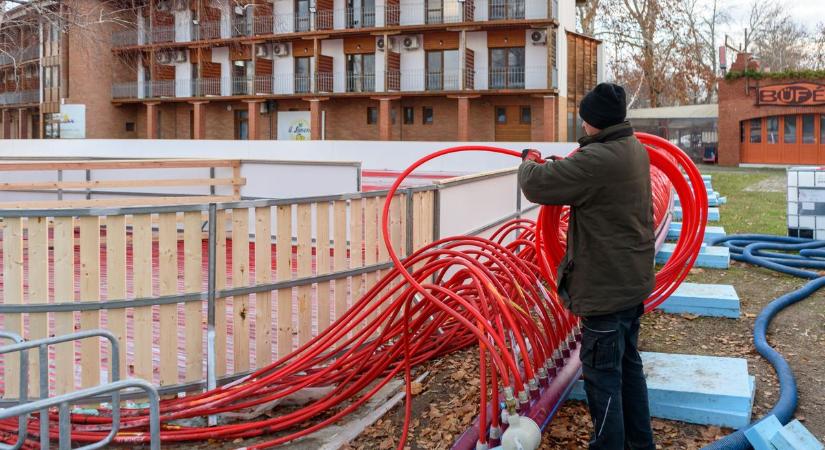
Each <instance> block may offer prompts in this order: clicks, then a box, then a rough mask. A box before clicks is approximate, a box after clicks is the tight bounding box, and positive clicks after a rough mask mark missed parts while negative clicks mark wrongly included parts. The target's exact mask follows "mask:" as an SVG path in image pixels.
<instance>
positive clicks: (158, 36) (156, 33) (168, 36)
mask: <svg viewBox="0 0 825 450" xmlns="http://www.w3.org/2000/svg"><path fill="white" fill-rule="evenodd" d="M147 37H148V38H149V41H150V43H158V42H174V41H175V27H174V26H172V25H169V26H161V27H154V28H152V29H151V30H150V32H149V33H147Z"/></svg>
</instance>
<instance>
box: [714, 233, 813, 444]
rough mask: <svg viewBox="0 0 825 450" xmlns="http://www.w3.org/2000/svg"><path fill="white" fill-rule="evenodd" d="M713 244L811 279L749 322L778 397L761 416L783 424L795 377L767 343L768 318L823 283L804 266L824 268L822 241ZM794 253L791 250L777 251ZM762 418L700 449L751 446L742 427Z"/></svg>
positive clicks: (792, 404) (748, 237)
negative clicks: (776, 383) (771, 370)
mask: <svg viewBox="0 0 825 450" xmlns="http://www.w3.org/2000/svg"><path fill="white" fill-rule="evenodd" d="M713 245H723V246H725V247H728V248H729V249H730V253H731V258H733V259H734V260H736V261H743V262H747V263H750V264H755V265H757V266H762V267H765V268H767V269H771V270H775V271H777V272H782V273H785V274H788V275H793V276H795V277H800V278H807V279H810V280H811V281H810V282H808V283H807V284H806V285H805V286H803V287H802V288H800V289H798V290H796V291H793V292H791V293H788V294H785V295H783V296H781V297H779V298H777V299H776V300H774V301H772V302H770V303H769V304H768V305H767V306H765V308H764V309H763V310H762V312H760V313H759V317H757V318H756V322H755V323H754V325H753V345H754V347H756V350H757V351H758V352H759V354H760V355H762V357H763V358H765V359H767V360H768V362H769V363H771V365H772V366H773V367H774V370H775V371H776V376H777V378H779V400H778V401H777V402H776V404H775V405H774V407H773V409H771V410H770V411H768V414H767V415H766V416H765V417H768V416H770V415H775V416H776V418H777V419H779V421H780V422H781V423H782V424H783V425H784V424H786V423H788V422H790V421H791V419H792V418H793V413H794V411H795V410H796V403H797V392H796V379H795V378H794V375H793V371H792V370H791V366H789V365H788V362H787V361H785V358H783V357H782V355H781V354H779V352H777V351H776V350H774V349H773V347H771V346H770V345H768V341H767V339H766V337H765V335H766V333H767V332H768V326H770V324H771V320H773V318H774V317H775V316H776V315H777V314H778V313H779V311H782V310H783V309H784V308H785V307H787V306H790V305H793V304H794V303H797V302H799V301H802V300H805V299H806V298H808V297H809V296H810V295H811V294H813V293H814V292H816V291H817V290H819V289H820V288H821V287H823V286H825V277H823V276H822V275H820V274H819V273H818V272H812V271H810V270H804V269H817V270H821V269H825V259H818V258H823V257H825V250H822V249H823V248H825V241H815V240H812V239H804V238H793V237H785V236H772V235H765V234H741V235H733V236H727V237H724V238H721V239H717V240H715V241H714V242H713ZM780 252H795V253H780ZM762 420H764V417H763V418H762V419H760V420H758V421H756V422H754V423H752V424H750V425H748V426H747V427H744V428H742V429H740V430H738V431H736V432H735V433H732V434H730V435H728V436H725V437H724V438H722V439H720V440H718V441H716V442H714V443H712V444H710V445H708V446H706V447H704V450H739V449H749V448H751V445H750V443H749V442H748V440H747V439H746V438H745V430H747V429H748V428H750V427H752V426H754V425H756V424H757V423H759V422H761V421H762Z"/></svg>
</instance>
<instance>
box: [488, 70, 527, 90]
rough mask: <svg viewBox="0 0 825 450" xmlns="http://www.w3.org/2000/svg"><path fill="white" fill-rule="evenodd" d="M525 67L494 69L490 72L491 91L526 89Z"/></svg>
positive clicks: (489, 85)
mask: <svg viewBox="0 0 825 450" xmlns="http://www.w3.org/2000/svg"><path fill="white" fill-rule="evenodd" d="M524 79H525V69H524V67H506V68H501V69H497V68H492V69H490V70H489V72H488V82H487V83H488V84H487V86H488V88H489V89H524Z"/></svg>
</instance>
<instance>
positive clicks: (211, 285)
mask: <svg viewBox="0 0 825 450" xmlns="http://www.w3.org/2000/svg"><path fill="white" fill-rule="evenodd" d="M217 217H218V208H217V205H215V204H214V203H210V204H209V241H208V242H209V251H208V257H209V260H208V264H207V275H206V277H207V284H206V286H207V299H206V302H207V303H206V389H207V390H209V391H211V390H212V389H215V388H216V387H217V381H216V375H215V374H216V371H215V370H216V368H215V295H216V293H215V259H216V258H217V255H216V253H217V242H216V240H217V236H216V234H217V220H218V219H217ZM217 423H218V418H217V416H214V415H211V416H209V419H208V424H209V425H210V426H214V425H217Z"/></svg>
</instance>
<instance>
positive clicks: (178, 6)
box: [175, 0, 189, 11]
mask: <svg viewBox="0 0 825 450" xmlns="http://www.w3.org/2000/svg"><path fill="white" fill-rule="evenodd" d="M188 7H189V4H188V2H187V0H175V11H185V10H186V8H188Z"/></svg>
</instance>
